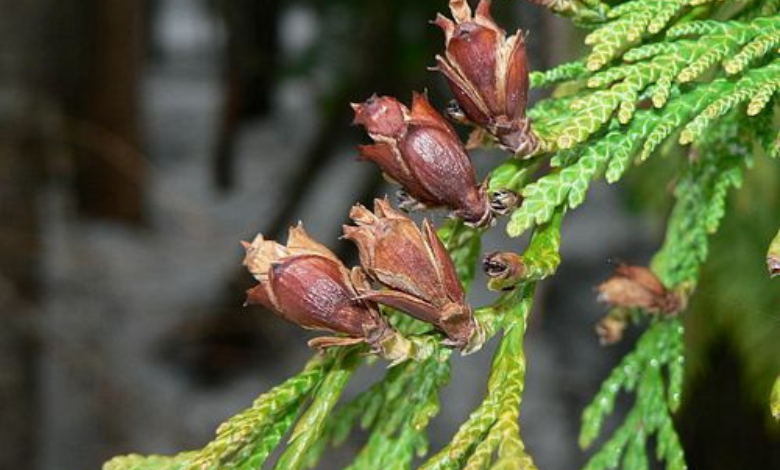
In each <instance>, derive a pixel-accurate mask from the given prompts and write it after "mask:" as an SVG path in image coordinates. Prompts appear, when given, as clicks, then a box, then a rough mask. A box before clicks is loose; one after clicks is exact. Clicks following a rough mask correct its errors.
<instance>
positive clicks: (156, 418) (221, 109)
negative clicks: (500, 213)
mask: <svg viewBox="0 0 780 470" xmlns="http://www.w3.org/2000/svg"><path fill="white" fill-rule="evenodd" d="M496 3H497V5H496V7H495V15H496V17H497V18H498V19H499V21H500V22H501V23H502V24H503V25H504V26H505V27H506V28H507V29H510V30H512V29H515V28H516V27H522V28H523V29H525V30H527V31H529V36H528V39H527V41H528V44H529V53H530V63H531V67H532V69H543V68H548V67H551V66H553V65H555V64H559V63H561V62H563V61H565V60H570V59H572V58H575V57H577V55H578V53H579V52H580V51H581V49H580V47H581V46H580V44H581V38H582V35H581V33H579V32H577V31H575V30H574V28H573V27H572V26H571V25H570V24H569V23H568V22H567V21H565V20H562V19H559V18H555V17H552V16H551V15H550V14H549V13H547V11H546V10H544V9H542V8H539V7H536V6H533V5H528V4H526V3H524V2H522V1H519V0H518V1H509V0H506V1H501V2H496ZM445 10H446V2H445V1H443V0H437V1H431V0H426V1H421V0H370V1H360V0H328V1H325V0H137V1H133V0H80V1H72V0H71V1H63V0H25V1H23V2H19V1H12V0H0V12H1V13H0V220H2V223H0V322H1V323H0V423H2V426H0V470H87V469H98V468H100V466H101V464H102V462H103V461H105V460H106V459H108V458H110V457H111V456H113V455H116V454H126V453H130V452H138V453H144V454H147V453H160V454H168V453H175V452H178V451H181V450H185V449H195V448H199V447H201V446H203V445H204V444H205V443H206V442H208V441H209V440H210V439H211V437H212V436H213V432H214V430H215V428H216V426H217V425H218V424H219V423H220V422H222V421H224V420H225V419H226V418H228V417H229V416H231V415H233V414H235V413H236V412H237V411H239V410H241V409H242V408H244V407H246V406H247V405H248V404H249V403H251V401H252V400H253V399H254V398H255V397H256V396H257V395H259V394H260V393H261V392H263V391H265V390H267V389H269V388H270V387H272V386H273V385H274V384H276V383H278V382H279V381H280V380H282V379H284V378H285V377H287V376H290V375H292V374H294V373H296V372H297V371H298V370H299V369H300V368H301V367H302V366H303V364H304V363H305V361H306V359H307V358H308V357H309V356H310V355H311V354H312V352H311V351H310V350H309V349H308V348H307V347H306V340H307V339H308V338H310V337H311V335H310V334H308V333H305V332H303V331H302V330H300V329H298V328H296V327H294V326H291V325H288V324H286V323H283V322H282V321H280V320H279V319H278V318H276V317H274V316H272V315H271V314H270V313H269V312H266V311H263V310H262V309H261V308H259V307H252V308H243V307H242V303H243V300H244V298H243V296H244V290H245V289H246V288H247V287H249V286H250V285H251V284H252V280H251V277H250V276H249V275H248V274H247V273H246V272H245V270H244V269H243V268H242V267H241V259H242V254H243V253H242V249H241V247H240V245H239V241H240V240H247V239H251V238H252V237H253V236H254V235H255V234H256V233H257V232H262V233H263V234H265V235H266V236H267V238H274V237H280V238H282V239H284V238H285V237H286V230H287V227H288V226H289V225H290V224H291V223H294V222H297V221H298V220H303V221H304V222H305V224H306V227H307V230H308V231H309V232H310V233H311V234H312V235H313V236H314V237H315V238H317V239H318V240H320V241H322V242H323V243H325V244H327V245H329V246H330V247H331V248H332V249H333V250H334V251H335V252H336V253H338V254H339V255H340V256H343V257H344V259H346V260H350V263H353V264H354V263H355V262H356V252H355V250H354V248H353V246H352V245H351V244H349V243H347V242H346V241H343V240H339V235H340V232H341V225H342V224H343V223H344V222H345V221H346V219H347V214H348V209H349V207H350V206H351V205H352V204H353V203H354V202H356V201H360V202H363V203H364V204H369V203H370V201H371V200H372V199H373V197H375V196H382V195H385V194H389V195H393V194H394V192H395V190H396V188H395V187H393V186H391V185H389V184H388V183H386V182H385V181H384V180H383V179H382V177H381V175H380V174H379V171H378V170H377V168H376V167H375V166H374V165H372V164H370V163H358V162H356V161H355V156H356V151H355V146H356V145H357V144H359V143H366V142H367V137H366V136H365V134H364V133H363V132H362V129H359V128H356V127H352V126H350V122H351V119H352V110H351V108H350V106H349V103H350V102H356V101H362V100H364V99H366V98H367V97H368V96H370V95H371V94H372V93H374V92H376V93H379V94H389V95H394V96H397V97H398V98H399V99H401V100H402V101H404V102H407V103H408V102H409V100H410V99H411V93H412V91H413V90H414V91H423V90H427V91H428V94H429V97H430V99H431V101H432V102H433V103H434V104H435V105H436V106H437V107H439V108H443V107H444V106H446V104H447V102H448V100H449V99H450V97H449V94H448V91H447V90H446V89H445V87H444V81H443V79H442V78H441V77H440V76H439V75H438V74H436V73H433V72H429V71H427V70H426V67H428V66H431V65H432V64H433V63H434V62H433V57H434V55H435V54H436V53H438V52H440V50H441V48H442V37H441V33H440V31H438V29H437V28H435V27H434V26H432V25H430V24H429V20H431V19H432V18H434V17H435V15H436V13H437V12H439V11H445ZM538 97H539V96H537V95H536V92H534V93H533V94H532V99H537V98H538ZM463 135H464V137H465V132H464V134H463ZM472 156H473V159H474V161H475V164H476V166H477V168H478V172H479V178H480V179H482V178H484V177H485V175H486V174H487V172H488V171H489V169H491V168H493V167H495V166H496V165H497V163H498V161H499V160H498V159H499V158H503V157H501V156H499V155H497V154H491V153H487V152H474V154H473V155H472ZM443 218H444V215H443V214H441V213H436V214H434V215H433V219H434V221H435V222H440V221H442V220H443ZM662 233H663V225H662V219H659V218H652V217H643V216H641V215H639V214H638V213H637V212H635V211H633V210H632V206H631V204H628V203H626V198H625V197H624V195H623V194H622V193H621V192H620V191H619V189H618V188H617V187H613V186H607V185H606V184H605V183H599V184H597V185H595V187H594V189H593V190H592V191H591V193H590V194H589V198H588V201H587V202H586V203H585V204H584V205H583V206H582V208H580V209H578V210H577V211H576V212H575V213H573V214H571V216H570V217H568V218H567V222H566V224H565V226H564V231H563V252H562V255H563V264H562V265H561V268H560V270H559V274H558V275H557V276H555V278H554V279H551V280H550V281H546V282H545V283H544V284H543V285H542V287H541V289H540V291H539V292H538V301H537V303H536V306H535V310H534V312H533V317H532V320H531V323H530V329H529V333H528V336H527V341H526V347H527V351H528V375H527V384H526V394H525V397H524V400H523V407H524V408H523V411H522V418H521V426H522V430H523V436H524V439H525V441H526V444H527V446H528V448H529V451H530V453H531V454H532V455H533V456H534V458H535V460H536V462H537V463H538V465H539V466H540V468H542V469H545V470H569V469H574V468H578V467H579V466H581V465H582V464H583V463H584V462H585V460H586V457H587V453H584V452H582V451H581V450H580V449H579V447H578V445H577V434H578V429H579V419H580V414H581V412H582V409H583V407H584V406H585V404H586V403H587V402H588V401H589V400H590V398H591V397H592V396H593V395H594V394H595V392H596V391H597V389H598V387H599V385H600V383H601V381H602V380H603V378H604V377H605V376H606V375H607V374H608V372H609V370H610V369H611V368H612V367H613V366H614V365H615V364H616V363H617V362H618V360H619V359H620V357H621V356H622V355H623V354H624V353H625V352H626V351H628V350H630V348H631V344H632V341H633V340H634V339H635V337H636V332H637V331H633V330H630V331H629V333H628V334H627V338H626V339H624V341H623V342H621V343H620V344H618V345H616V346H611V347H601V346H599V344H598V338H597V336H596V334H595V333H594V325H595V323H596V322H597V321H598V319H599V318H601V317H602V316H603V315H604V313H605V309H604V308H603V306H600V305H598V304H597V303H596V299H595V294H594V292H593V287H594V286H595V285H597V284H598V283H599V282H601V281H603V280H604V279H605V278H607V277H608V276H609V274H610V272H611V270H612V266H611V265H610V261H611V260H612V261H614V260H622V261H627V262H631V263H636V264H645V263H647V261H648V259H649V258H650V257H651V255H652V253H653V252H654V251H655V250H656V249H657V248H658V246H659V244H660V242H661V239H660V237H661V235H662ZM524 246H525V240H520V241H518V240H511V239H508V238H507V237H506V236H505V235H504V231H503V230H500V229H496V230H494V231H493V232H492V233H491V235H490V236H488V237H487V238H486V239H485V240H484V245H483V251H493V250H496V249H506V250H512V249H514V250H515V251H518V250H521V249H522V247H524ZM476 284H477V287H476V288H475V289H474V291H473V292H472V293H471V295H470V300H471V301H472V303H473V304H474V305H481V304H485V303H488V302H490V301H491V300H492V299H493V298H494V295H495V294H493V293H489V292H488V291H487V290H486V289H485V288H484V287H483V286H484V284H485V279H484V276H480V277H478V278H477V282H476ZM767 314H768V315H774V319H773V320H770V325H773V326H772V327H773V328H777V327H778V321H780V319H779V317H778V316H777V315H778V313H777V312H774V313H772V312H767ZM694 339H695V338H694ZM494 347H495V344H490V345H488V347H486V348H485V350H484V351H483V352H481V353H479V354H475V355H472V356H469V357H466V358H458V359H456V360H455V362H454V367H453V371H452V379H451V382H450V384H449V386H447V387H446V388H445V389H444V392H443V393H444V395H443V398H442V410H441V412H440V414H439V415H438V416H437V417H436V418H435V420H434V421H433V423H432V425H431V448H432V449H433V450H435V449H438V448H439V447H441V446H442V445H443V444H444V443H446V442H448V441H449V439H450V437H451V436H452V434H453V433H454V431H455V430H456V429H457V426H458V425H459V424H460V423H461V422H462V421H463V420H464V419H465V417H467V416H468V414H469V412H470V411H471V410H472V409H473V408H474V407H475V406H476V405H477V404H478V403H479V402H480V397H481V396H482V394H483V393H484V387H485V385H484V384H485V380H486V372H487V370H488V369H489V364H490V360H491V353H492V351H493V349H494ZM692 347H697V348H700V349H701V350H702V351H704V353H702V357H704V358H705V360H704V361H705V362H704V364H705V365H703V366H702V365H701V364H700V365H699V367H698V368H697V374H696V375H695V376H694V377H693V380H692V381H691V383H690V384H689V387H688V389H687V390H686V393H688V392H689V394H688V395H687V396H686V401H685V404H684V406H683V410H682V412H681V415H680V416H679V425H680V426H679V429H680V431H681V432H682V435H683V440H684V441H685V444H686V449H687V452H688V455H689V460H690V462H689V463H690V467H691V468H694V469H737V468H745V469H747V468H778V467H776V466H773V465H780V455H779V454H778V449H780V442H779V441H778V432H777V426H776V425H775V426H774V427H773V428H772V425H771V424H770V423H769V421H768V418H767V414H766V411H765V409H764V408H762V406H763V403H762V402H761V401H760V400H756V399H755V397H754V395H753V393H752V391H751V390H750V387H749V384H745V383H744V380H745V379H744V378H743V375H742V368H743V367H744V365H743V363H741V362H740V358H739V357H738V356H737V354H736V353H735V351H734V350H733V348H732V347H731V345H730V343H729V339H728V337H723V338H721V339H719V341H718V342H716V343H715V344H713V345H712V347H711V348H710V345H708V344H701V343H695V344H694V346H692ZM710 350H711V351H710ZM708 361H709V362H708ZM713 361H714V362H713ZM383 370H384V365H383V364H382V363H381V362H379V363H377V364H375V365H373V366H372V367H370V368H367V369H366V370H364V371H361V372H360V373H359V374H358V375H357V376H356V377H355V379H354V380H353V383H352V384H351V385H350V388H349V389H348V392H347V396H351V395H354V394H355V393H356V392H357V391H360V390H362V389H364V388H366V386H367V384H369V383H370V382H371V381H373V380H375V379H376V378H377V377H379V376H380V374H382V373H383ZM723 410H729V411H728V412H725V411H723ZM363 437H364V436H363ZM361 442H362V441H361V436H357V437H356V439H355V440H354V442H348V443H347V444H346V445H344V446H342V447H341V448H339V449H337V450H333V451H330V452H332V457H329V458H326V459H324V460H323V463H322V464H321V467H320V468H323V469H337V468H342V466H344V465H346V464H347V463H348V462H349V457H350V456H351V455H353V454H354V452H355V451H356V449H357V448H358V446H359V445H360V443H361ZM732 443H734V445H732ZM709 449H716V450H715V451H710V450H709ZM723 449H728V451H725V450H723ZM713 452H714V453H713ZM721 453H722V456H721ZM713 455H718V456H721V457H719V458H717V459H716V458H713ZM757 462H758V463H757ZM767 463H768V464H769V465H768V466H767V465H766V464H767Z"/></svg>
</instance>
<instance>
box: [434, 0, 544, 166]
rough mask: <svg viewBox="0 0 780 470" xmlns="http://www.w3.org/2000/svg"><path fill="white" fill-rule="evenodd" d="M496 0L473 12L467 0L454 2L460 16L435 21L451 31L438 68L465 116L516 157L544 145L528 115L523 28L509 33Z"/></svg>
mask: <svg viewBox="0 0 780 470" xmlns="http://www.w3.org/2000/svg"><path fill="white" fill-rule="evenodd" d="M490 6H491V2H490V0H482V1H481V2H480V3H479V5H478V6H477V9H476V11H475V12H474V14H473V15H472V11H471V8H470V7H469V5H468V3H467V2H466V1H465V0H451V1H450V10H451V11H452V16H453V18H454V19H455V21H454V22H453V21H452V20H450V19H448V18H447V17H445V16H443V15H438V16H437V17H436V20H435V24H436V25H437V26H439V27H440V28H441V29H442V30H443V31H444V35H445V44H446V49H445V53H444V56H436V67H435V70H438V71H440V72H441V73H442V74H444V76H445V78H446V79H447V83H448V85H449V87H450V89H451V90H452V94H453V95H454V96H455V101H456V102H457V103H458V105H459V106H460V110H461V111H462V113H463V114H464V116H462V118H464V119H465V120H467V121H470V122H472V123H473V124H475V125H477V126H479V127H482V128H484V129H485V130H487V131H488V132H489V133H490V134H492V135H493V136H495V137H496V139H498V142H499V145H500V146H501V147H503V148H504V149H506V150H509V151H511V152H513V153H514V154H515V155H516V156H524V155H529V154H532V153H533V152H534V151H535V150H536V149H537V148H538V146H539V141H538V139H537V138H536V137H535V136H534V134H533V133H532V132H531V126H530V121H529V120H528V118H526V115H525V108H526V105H527V103H528V84H529V81H528V59H527V56H526V52H525V36H524V34H523V33H522V32H521V31H517V32H516V33H515V34H514V35H512V36H509V37H507V36H506V32H505V31H504V30H503V29H501V28H500V27H499V26H498V25H497V24H496V22H495V21H494V20H493V17H492V16H491V15H490Z"/></svg>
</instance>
